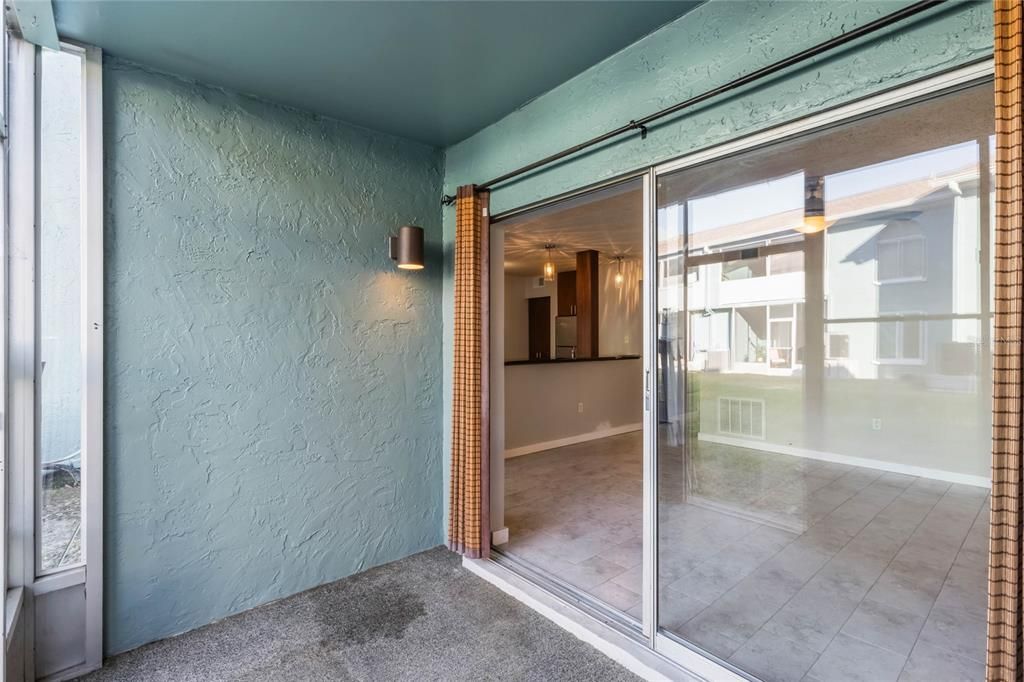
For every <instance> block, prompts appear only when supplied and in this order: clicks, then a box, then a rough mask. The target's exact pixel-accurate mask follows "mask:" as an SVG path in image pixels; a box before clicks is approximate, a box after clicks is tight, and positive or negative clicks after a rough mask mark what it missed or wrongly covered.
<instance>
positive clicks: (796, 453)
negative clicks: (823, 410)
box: [697, 433, 992, 488]
mask: <svg viewBox="0 0 1024 682" xmlns="http://www.w3.org/2000/svg"><path fill="white" fill-rule="evenodd" d="M697 440H702V441H706V442H708V443H718V444H719V445H733V446H736V447H739V448H748V449H751V450H765V451H767V452H776V453H778V454H780V455H792V456H793V457H805V458H807V459H817V460H821V461H823V462H833V463H835V464H849V465H851V466H858V467H864V468H867V469H878V470H880V471H889V472H892V473H895V474H907V475H908V476H920V477H922V478H931V479H934V480H937V481H945V482H947V483H962V484H964V485H973V486H976V487H978V488H991V487H992V482H991V481H990V480H989V479H988V478H986V477H984V476H975V475H973V474H961V473H957V472H955V471H945V470H943V469H929V468H928V467H919V466H915V465H913V464H899V463H898V462H886V461H883V460H880V459H868V458H866V457H850V456H848V455H838V454H835V453H833V452H822V451H820V450H808V449H806V448H797V447H793V446H791V445H778V444H776V443H769V442H767V441H763V440H754V439H751V438H734V437H732V436H718V435H715V434H710V433H700V434H698V435H697Z"/></svg>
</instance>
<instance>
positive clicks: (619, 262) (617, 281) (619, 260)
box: [615, 256, 626, 288]
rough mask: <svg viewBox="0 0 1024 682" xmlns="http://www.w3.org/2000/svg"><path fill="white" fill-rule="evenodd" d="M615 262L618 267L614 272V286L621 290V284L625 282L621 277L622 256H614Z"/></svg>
mask: <svg viewBox="0 0 1024 682" xmlns="http://www.w3.org/2000/svg"><path fill="white" fill-rule="evenodd" d="M615 262H616V264H617V265H618V270H617V271H616V272H615V286H617V287H619V288H622V283H623V282H624V281H626V278H625V277H623V276H622V256H616V257H615Z"/></svg>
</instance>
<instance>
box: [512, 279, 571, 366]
mask: <svg viewBox="0 0 1024 682" xmlns="http://www.w3.org/2000/svg"><path fill="white" fill-rule="evenodd" d="M536 281H537V278H536V277H520V276H514V275H511V276H510V275H506V276H505V361H506V362H508V361H512V360H527V359H529V354H530V315H529V304H528V303H527V300H528V299H531V298H540V297H543V296H550V297H551V357H555V316H556V315H557V314H558V297H557V293H558V290H557V287H556V286H555V282H546V283H545V284H544V286H542V287H538V286H536Z"/></svg>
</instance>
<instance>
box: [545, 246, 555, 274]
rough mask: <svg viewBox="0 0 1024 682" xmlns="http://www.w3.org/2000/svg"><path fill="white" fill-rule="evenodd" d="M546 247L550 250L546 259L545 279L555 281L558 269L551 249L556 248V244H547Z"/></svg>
mask: <svg viewBox="0 0 1024 682" xmlns="http://www.w3.org/2000/svg"><path fill="white" fill-rule="evenodd" d="M544 248H545V249H547V252H548V257H547V260H546V261H544V281H545V282H554V281H555V273H556V272H557V270H556V269H555V261H553V260H551V249H553V248H555V245H554V244H545V245H544Z"/></svg>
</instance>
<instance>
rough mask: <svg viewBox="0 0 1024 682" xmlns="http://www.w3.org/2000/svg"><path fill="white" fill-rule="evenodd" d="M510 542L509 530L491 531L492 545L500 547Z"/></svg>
mask: <svg viewBox="0 0 1024 682" xmlns="http://www.w3.org/2000/svg"><path fill="white" fill-rule="evenodd" d="M506 542H508V528H502V529H501V530H495V531H491V545H492V546H494V547H498V546H500V545H504V544H505V543H506Z"/></svg>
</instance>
